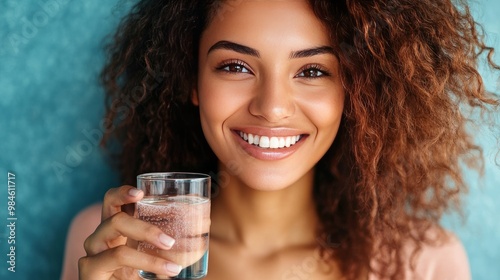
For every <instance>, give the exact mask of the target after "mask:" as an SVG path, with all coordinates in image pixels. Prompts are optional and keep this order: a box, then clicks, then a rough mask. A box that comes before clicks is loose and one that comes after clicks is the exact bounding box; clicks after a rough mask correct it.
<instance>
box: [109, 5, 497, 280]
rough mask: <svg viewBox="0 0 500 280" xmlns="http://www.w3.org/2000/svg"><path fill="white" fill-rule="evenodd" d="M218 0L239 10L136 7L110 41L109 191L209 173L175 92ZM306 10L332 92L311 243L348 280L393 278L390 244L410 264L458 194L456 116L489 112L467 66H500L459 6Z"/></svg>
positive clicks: (460, 135)
mask: <svg viewBox="0 0 500 280" xmlns="http://www.w3.org/2000/svg"><path fill="white" fill-rule="evenodd" d="M222 2H226V3H225V4H227V5H226V6H225V7H226V8H228V7H229V10H230V9H231V8H232V6H231V5H236V4H237V2H239V1H229V0H227V1H222V0H211V1H201V0H200V1H195V0H178V1H153V0H145V1H140V2H139V3H138V4H136V6H135V7H134V8H133V10H132V11H131V13H130V14H129V15H128V16H127V17H126V18H125V19H124V20H123V22H122V24H121V25H120V27H119V29H118V31H117V33H116V34H115V36H114V37H113V40H112V42H111V43H110V45H109V47H108V51H109V54H110V56H109V61H108V62H107V64H106V66H105V68H104V70H103V72H102V80H103V83H104V86H105V89H106V92H107V113H106V120H107V131H106V133H105V137H104V138H103V144H104V146H106V147H108V148H109V149H112V150H114V149H116V148H117V149H118V150H116V151H117V153H118V159H119V161H118V162H119V170H120V171H121V176H122V179H123V183H125V184H135V176H136V175H137V174H139V173H143V172H151V171H161V170H172V171H173V170H190V171H200V172H205V173H210V174H216V173H217V158H216V157H215V155H214V154H213V152H212V151H211V149H210V147H209V146H208V144H207V143H206V141H205V138H204V136H203V133H202V130H201V125H200V120H199V112H198V109H197V108H196V107H195V106H193V105H192V104H191V102H190V100H189V96H190V94H191V92H192V90H193V88H195V87H196V81H197V61H198V57H197V56H198V47H199V38H200V35H201V33H202V32H203V30H204V28H205V27H206V25H207V23H208V22H209V21H210V20H211V19H212V18H213V17H217V16H219V17H221V16H222V17H223V13H224V11H225V10H224V9H222V7H223V5H222ZM309 2H310V5H311V7H312V9H313V11H314V12H315V14H316V15H317V17H318V18H319V19H320V20H321V21H322V22H323V23H324V25H325V26H326V27H327V28H328V30H329V33H330V37H331V40H332V47H333V48H334V50H335V52H336V55H337V57H338V58H339V61H340V65H341V78H342V81H343V86H344V89H345V92H346V99H345V106H344V113H343V119H342V123H341V126H340V129H339V132H338V134H337V138H336V140H335V142H334V144H333V145H332V146H331V148H330V149H329V150H328V152H327V153H326V154H325V155H324V157H323V158H322V159H321V160H320V162H319V163H318V164H317V166H316V173H315V174H316V181H315V187H314V195H315V200H316V205H317V212H318V214H319V217H320V219H321V222H322V226H323V227H322V232H321V233H319V237H321V238H322V239H321V240H323V242H326V243H323V244H327V245H331V246H323V250H324V251H323V252H325V251H328V252H331V253H332V254H325V256H326V255H328V256H333V258H334V259H335V260H336V261H338V262H339V263H340V265H341V268H342V270H343V272H344V274H345V275H346V276H347V277H348V278H355V277H356V276H359V273H360V271H362V270H363V269H366V268H368V269H369V270H370V271H371V272H373V273H376V274H378V275H379V276H381V277H386V278H391V279H402V277H403V276H404V268H403V263H404V257H403V253H402V251H403V250H402V248H403V245H404V244H408V243H411V244H413V245H414V248H415V249H414V251H413V254H412V255H413V256H416V254H417V253H418V251H419V250H420V249H421V246H422V244H423V243H431V242H432V241H433V240H434V239H431V238H430V237H429V236H428V235H427V234H426V233H427V231H428V229H429V228H431V227H434V228H437V229H440V226H439V220H440V218H441V216H442V214H443V213H444V212H445V211H446V210H448V209H449V208H454V209H458V206H459V198H460V194H462V193H464V192H466V191H467V187H466V185H465V183H464V179H463V176H462V167H463V164H464V163H466V164H469V165H470V164H472V166H475V167H476V168H478V170H480V166H481V165H480V163H481V161H482V153H481V148H480V147H478V146H477V145H475V144H474V141H473V139H472V137H471V135H470V133H468V131H467V123H468V121H469V120H470V119H469V114H468V113H467V112H469V111H470V109H473V108H479V109H480V110H481V111H485V112H488V111H489V112H491V111H493V110H495V109H496V108H498V106H499V105H500V99H499V98H498V95H496V94H493V93H489V92H487V91H486V90H485V88H484V84H483V81H482V78H481V76H480V74H479V73H478V71H477V67H476V66H477V62H478V59H479V57H480V56H481V55H482V54H485V56H486V57H487V62H488V64H489V65H490V66H491V67H492V68H494V69H496V70H499V69H500V67H499V66H498V65H496V64H495V63H494V62H493V61H492V55H493V49H492V48H490V47H488V46H486V45H485V44H484V42H483V35H482V29H481V26H480V25H479V24H478V23H476V22H475V21H474V19H473V17H472V16H471V13H470V11H469V8H468V5H467V3H466V2H465V1H457V3H452V2H451V1H449V0H439V1H437V0H421V1H413V0H390V1H388V0H372V1H354V0H347V1H321V0H310V1H309ZM478 164H479V165H478ZM441 236H444V235H441ZM375 244H377V248H378V249H377V250H374V246H375ZM372 261H376V262H377V263H378V265H377V266H376V267H375V266H373V262H372Z"/></svg>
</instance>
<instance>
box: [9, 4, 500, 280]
mask: <svg viewBox="0 0 500 280" xmlns="http://www.w3.org/2000/svg"><path fill="white" fill-rule="evenodd" d="M129 7H130V1H124V0H121V1H120V0H113V1H109V0H108V1H98V0H86V1H75V0H40V1H36V0H32V1H28V0H26V1H14V0H1V1H0V38H1V40H0V129H1V130H0V131H1V132H0V133H1V136H0V228H1V230H0V279H39V280H50V279H58V277H59V274H60V270H61V262H62V258H63V250H64V242H65V236H66V233H67V227H68V225H69V223H70V221H71V218H72V217H73V216H74V215H75V214H76V213H77V212H78V211H79V210H81V209H82V208H84V207H85V206H87V205H89V204H91V203H93V202H96V201H98V200H100V199H101V198H102V196H103V194H104V192H105V191H106V189H108V188H109V187H113V186H116V185H117V176H116V174H115V172H114V171H113V170H112V169H111V168H110V167H109V166H108V165H107V163H106V160H105V157H104V156H103V155H102V154H101V152H100V150H99V148H98V147H97V146H96V144H95V143H96V140H97V139H98V138H99V136H100V133H101V131H102V128H101V126H100V123H99V120H100V117H101V116H102V113H103V104H104V103H103V93H102V89H101V88H100V87H99V84H98V81H97V75H98V73H99V71H100V68H101V67H102V62H103V51H102V40H103V38H104V37H105V36H106V35H107V34H109V33H110V32H111V31H112V30H114V28H115V27H116V26H117V23H118V22H119V19H120V17H121V16H122V15H123V14H124V13H125V12H126V11H127V10H128V8H129ZM472 7H473V10H474V14H475V15H476V19H477V21H479V22H480V23H482V24H483V25H484V27H485V30H486V32H487V41H488V42H489V44H493V45H494V46H496V48H498V49H500V17H499V16H498V15H499V14H500V2H497V1H495V0H481V1H476V2H474V3H473V4H472ZM499 60H500V56H499V55H497V56H496V61H499ZM482 73H484V76H485V79H486V83H487V88H488V89H489V90H496V91H497V92H498V91H500V77H498V75H497V76H493V75H491V73H490V72H489V71H488V69H482ZM497 119H500V114H497ZM499 123H500V122H499ZM484 133H485V134H483V133H478V134H481V137H480V138H478V143H480V145H481V146H482V147H483V148H484V150H485V158H486V170H485V176H484V177H483V178H482V179H478V178H477V176H476V175H474V174H473V173H468V181H469V182H470V184H471V191H470V194H469V196H468V197H467V199H466V208H465V217H466V222H465V224H461V223H460V222H459V219H457V217H447V218H446V219H445V221H444V223H445V224H446V225H447V226H448V227H450V228H452V229H453V230H454V231H455V232H456V233H457V234H458V235H459V237H460V238H461V239H462V241H463V243H464V246H465V248H466V250H467V253H468V255H469V259H470V263H471V267H472V273H473V279H480V280H481V279H484V280H487V279H500V221H499V218H498V216H499V215H498V213H500V203H498V200H499V199H500V188H499V187H500V167H499V166H498V165H496V164H495V156H496V151H498V148H499V147H498V142H496V140H495V135H494V133H493V132H489V131H487V130H485V131H484ZM497 136H498V135H497ZM9 171H10V172H13V173H15V174H16V180H15V182H16V217H17V218H18V220H17V221H16V272H15V273H11V272H9V271H8V270H7V267H8V264H7V262H6V261H7V260H8V257H7V254H8V253H9V251H8V249H7V248H8V247H7V245H8V244H7V239H6V238H7V237H8V234H9V231H8V228H7V227H6V225H7V224H8V223H7V214H8V213H7V172H9ZM7 277H8V278H7Z"/></svg>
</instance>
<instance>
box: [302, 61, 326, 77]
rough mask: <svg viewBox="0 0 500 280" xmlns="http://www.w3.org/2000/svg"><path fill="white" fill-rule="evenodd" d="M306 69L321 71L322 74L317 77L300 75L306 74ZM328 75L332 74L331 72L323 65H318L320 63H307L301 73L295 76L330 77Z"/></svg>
mask: <svg viewBox="0 0 500 280" xmlns="http://www.w3.org/2000/svg"><path fill="white" fill-rule="evenodd" d="M306 71H315V72H320V73H321V74H320V75H319V76H315V77H306V76H299V75H301V74H304V73H305V72H306ZM328 76H331V75H330V72H328V71H327V70H326V69H325V68H323V67H322V66H321V65H318V64H309V65H306V66H304V67H302V68H301V69H300V70H299V74H297V75H295V77H299V78H305V79H318V78H322V77H328Z"/></svg>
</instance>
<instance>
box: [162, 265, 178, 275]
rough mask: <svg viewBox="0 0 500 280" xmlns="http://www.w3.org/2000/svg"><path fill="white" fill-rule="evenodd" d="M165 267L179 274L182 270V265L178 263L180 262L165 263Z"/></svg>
mask: <svg viewBox="0 0 500 280" xmlns="http://www.w3.org/2000/svg"><path fill="white" fill-rule="evenodd" d="M165 269H166V270H167V271H168V272H170V273H172V274H175V275H177V274H179V273H180V272H181V270H182V267H181V266H180V265H178V264H175V263H167V264H166V265H165Z"/></svg>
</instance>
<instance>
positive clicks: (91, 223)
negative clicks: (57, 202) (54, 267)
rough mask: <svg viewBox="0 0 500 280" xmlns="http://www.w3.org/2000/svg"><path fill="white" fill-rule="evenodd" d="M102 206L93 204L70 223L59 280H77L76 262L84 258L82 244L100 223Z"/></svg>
mask: <svg viewBox="0 0 500 280" xmlns="http://www.w3.org/2000/svg"><path fill="white" fill-rule="evenodd" d="M101 208H102V204H94V205H91V206H88V207H87V208H85V209H83V210H82V211H80V212H79V213H78V214H77V215H76V216H75V217H74V218H73V221H72V222H71V225H70V227H69V231H68V236H67V238H66V248H65V253H64V263H63V269H62V274H61V279H63V280H71V279H78V260H79V259H80V258H81V257H83V256H85V250H84V248H83V243H84V242H85V239H87V237H88V236H89V235H91V234H92V233H93V232H94V231H95V229H96V228H97V226H99V224H100V223H101Z"/></svg>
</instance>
